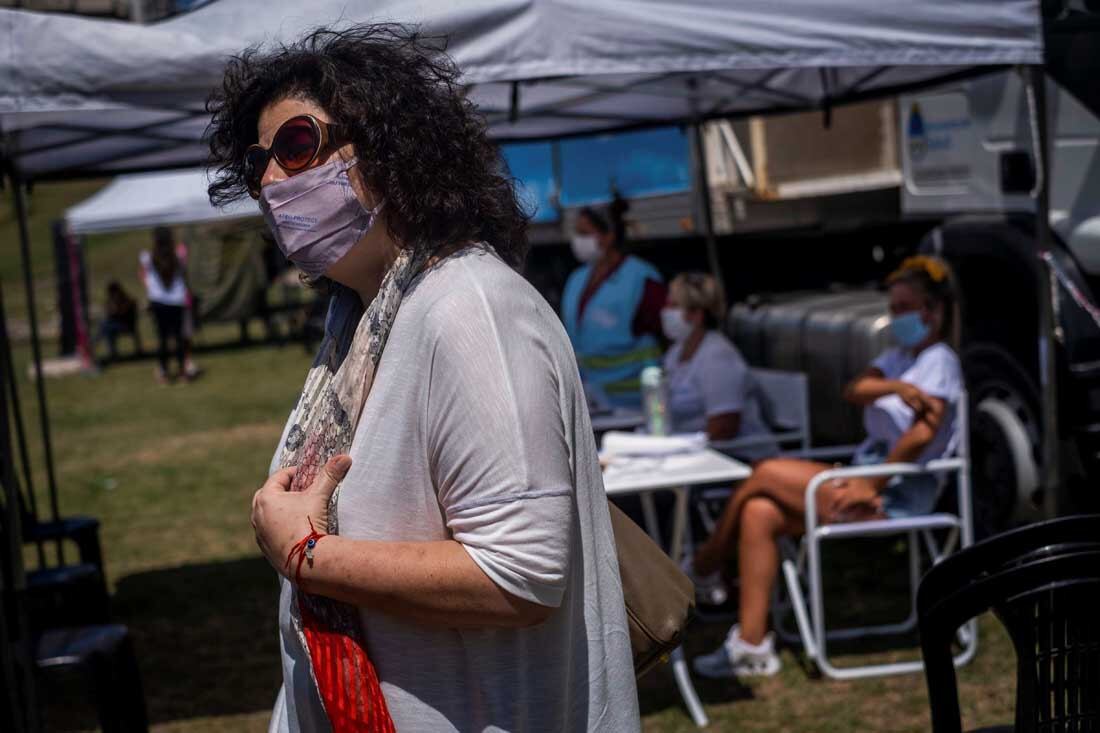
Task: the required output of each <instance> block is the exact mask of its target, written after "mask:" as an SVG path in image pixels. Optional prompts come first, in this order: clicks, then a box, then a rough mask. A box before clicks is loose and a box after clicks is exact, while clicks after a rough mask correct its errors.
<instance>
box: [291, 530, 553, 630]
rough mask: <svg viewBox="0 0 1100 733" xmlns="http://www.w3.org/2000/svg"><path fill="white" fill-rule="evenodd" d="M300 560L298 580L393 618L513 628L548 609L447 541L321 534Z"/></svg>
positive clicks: (539, 618) (447, 625) (307, 587)
mask: <svg viewBox="0 0 1100 733" xmlns="http://www.w3.org/2000/svg"><path fill="white" fill-rule="evenodd" d="M313 556H314V562H313V567H307V565H304V564H303V565H302V576H301V587H302V589H303V590H305V591H306V592H309V593H315V594H317V595H322V596H326V597H328V598H335V599H336V600H339V601H344V602H345V603H350V604H352V605H355V606H359V607H362V608H370V609H373V610H377V611H382V612H384V613H387V614H389V615H391V616H396V617H398V618H407V619H411V620H413V621H416V622H418V623H421V624H425V625H428V626H435V627H444V628H485V627H500V628H518V627H523V626H531V625H534V624H538V623H541V622H542V621H545V620H546V619H547V618H548V617H549V616H550V614H551V613H552V612H553V610H554V609H552V608H549V607H547V606H542V605H539V604H537V603H533V602H531V601H528V600H525V599H522V598H517V597H516V596H514V595H512V594H510V593H508V592H507V591H505V590H503V589H501V588H500V587H499V586H498V585H496V583H494V582H493V581H492V580H491V579H490V578H489V576H487V575H486V574H485V573H484V572H482V570H481V568H479V567H478V566H477V563H475V562H474V561H473V559H471V558H470V555H469V554H468V553H467V552H466V550H464V549H463V548H462V545H461V544H459V543H458V542H456V541H454V540H440V541H436V542H374V541H370V540H353V539H348V538H346V537H340V536H329V537H324V538H322V539H321V540H319V541H318V543H317V547H316V548H315V549H314V551H313Z"/></svg>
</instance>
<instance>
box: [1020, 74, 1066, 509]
mask: <svg viewBox="0 0 1100 733" xmlns="http://www.w3.org/2000/svg"><path fill="white" fill-rule="evenodd" d="M1026 81H1027V85H1028V87H1030V89H1029V91H1030V93H1031V95H1032V99H1033V100H1034V103H1035V104H1034V109H1033V110H1032V113H1033V114H1034V118H1033V119H1032V124H1033V125H1034V127H1035V130H1034V132H1035V141H1036V146H1037V148H1038V149H1037V150H1036V151H1035V156H1036V161H1035V162H1036V165H1037V167H1038V171H1037V175H1038V177H1039V186H1038V188H1037V190H1036V191H1035V244H1036V247H1037V249H1038V252H1037V254H1038V253H1042V252H1045V251H1047V250H1049V249H1050V248H1051V238H1050V145H1049V125H1048V124H1047V104H1046V80H1045V75H1044V73H1043V67H1042V66H1028V67H1027V77H1026ZM1037 273H1038V278H1039V281H1038V291H1037V292H1038V295H1039V338H1038V343H1037V344H1036V346H1037V348H1038V351H1039V390H1040V394H1041V396H1042V424H1043V447H1042V473H1043V481H1042V485H1043V487H1044V489H1045V491H1044V492H1043V495H1044V503H1045V505H1046V506H1045V509H1046V514H1047V515H1048V516H1052V517H1057V516H1061V515H1062V514H1066V513H1068V512H1071V511H1073V508H1072V507H1071V506H1069V505H1068V497H1067V496H1065V493H1064V490H1063V489H1062V488H1061V481H1060V473H1061V472H1060V471H1059V466H1058V463H1059V460H1058V452H1059V442H1060V441H1059V436H1058V373H1057V365H1056V364H1055V353H1054V349H1055V343H1054V330H1055V328H1057V326H1058V324H1057V323H1056V322H1055V316H1054V307H1053V305H1054V304H1053V300H1052V299H1053V298H1055V297H1057V296H1058V293H1057V292H1053V291H1052V287H1051V282H1050V278H1049V277H1048V272H1047V267H1046V266H1045V265H1044V264H1043V263H1042V262H1041V261H1040V262H1039V263H1038V264H1037Z"/></svg>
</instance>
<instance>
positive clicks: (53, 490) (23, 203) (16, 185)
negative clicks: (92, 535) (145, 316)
mask: <svg viewBox="0 0 1100 733" xmlns="http://www.w3.org/2000/svg"><path fill="white" fill-rule="evenodd" d="M10 178H11V190H12V197H13V199H14V201H15V216H16V219H18V221H19V249H20V253H21V255H22V261H23V263H22V264H23V287H24V288H26V291H27V293H26V297H27V311H28V312H27V318H28V319H29V321H30V326H31V351H32V353H33V355H34V384H35V388H36V390H37V395H38V422H39V424H40V425H41V427H42V447H43V449H44V450H45V454H46V478H47V483H48V486H49V490H50V514H51V519H52V520H53V521H54V522H57V521H60V519H61V510H60V508H59V507H58V502H57V479H56V477H55V475H54V466H53V444H52V442H51V441H50V413H49V411H48V409H47V405H46V382H45V379H44V377H43V374H42V344H41V342H40V340H39V333H38V312H37V310H36V307H35V298H34V277H33V274H32V272H31V241H30V232H29V231H28V228H27V199H26V192H25V191H24V190H23V183H22V181H20V180H19V178H18V177H17V176H16V175H15V174H14V173H12V174H10ZM57 559H58V562H63V561H64V558H63V555H62V541H61V540H60V539H58V541H57Z"/></svg>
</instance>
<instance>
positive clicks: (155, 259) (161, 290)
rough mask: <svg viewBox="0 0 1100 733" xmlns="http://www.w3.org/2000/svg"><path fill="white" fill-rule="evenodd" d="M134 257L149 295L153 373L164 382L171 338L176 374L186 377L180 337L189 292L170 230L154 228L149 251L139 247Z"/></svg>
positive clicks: (187, 377)
mask: <svg viewBox="0 0 1100 733" xmlns="http://www.w3.org/2000/svg"><path fill="white" fill-rule="evenodd" d="M138 260H139V262H140V263H141V280H142V282H143V283H144V284H145V295H146V297H147V298H148V299H149V310H150V312H152V314H153V321H154V323H155V324H156V328H157V367H156V370H155V371H154V377H155V378H156V380H157V382H158V383H160V384H167V383H168V381H169V375H168V342H169V341H173V342H174V346H175V353H176V361H177V362H178V365H179V375H180V376H181V377H183V378H184V379H190V375H189V374H188V370H187V351H186V348H187V344H186V340H185V338H184V317H185V314H186V309H187V305H188V303H189V294H188V291H187V281H186V279H185V278H184V270H183V263H182V262H181V261H180V257H179V254H178V253H177V252H176V246H175V243H174V241H173V237H172V230H171V229H168V228H167V227H157V228H156V229H154V230H153V251H152V252H149V251H148V250H143V251H142V252H141V254H140V255H139V256H138Z"/></svg>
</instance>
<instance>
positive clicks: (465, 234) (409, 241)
mask: <svg viewBox="0 0 1100 733" xmlns="http://www.w3.org/2000/svg"><path fill="white" fill-rule="evenodd" d="M458 77H459V71H458V68H457V67H456V66H455V64H454V62H453V61H452V60H451V59H450V57H448V56H447V55H446V40H445V39H444V38H441V37H437V36H425V35H422V34H421V33H420V32H419V31H418V30H416V29H415V28H410V27H408V26H404V25H398V24H389V23H386V24H369V25H358V26H353V27H349V28H346V29H341V30H332V29H326V28H321V29H317V30H314V31H312V32H310V33H309V34H308V35H306V36H305V37H304V38H302V39H300V40H298V41H296V42H294V43H292V44H290V45H283V46H279V47H277V48H275V49H273V50H264V49H262V48H259V47H253V48H250V49H248V50H246V51H244V52H243V53H242V54H241V55H239V56H236V57H234V58H232V59H231V60H230V61H229V64H228V66H227V67H226V70H225V77H224V79H223V80H222V86H221V88H220V89H218V90H216V91H215V92H214V93H213V94H211V96H210V98H209V99H208V100H207V111H208V112H210V113H211V115H212V119H211V122H210V126H209V127H208V128H207V131H206V135H207V140H208V142H209V146H210V159H209V164H208V165H209V168H210V169H212V176H211V177H212V183H211V184H210V186H209V188H208V190H207V193H208V194H209V196H210V201H211V203H213V204H215V205H222V204H225V203H228V202H230V201H234V200H236V199H239V198H241V197H242V196H245V195H247V191H248V190H247V186H246V184H245V165H244V157H245V151H246V149H247V148H248V146H249V145H251V144H253V143H255V142H256V139H257V122H258V120H259V117H260V113H261V112H262V111H263V109H264V108H265V107H266V106H267V105H269V104H272V103H274V102H276V101H278V100H280V99H285V98H287V97H291V98H299V99H306V100H309V101H311V102H314V103H315V104H317V105H319V106H320V107H322V108H323V109H324V110H325V111H326V112H327V113H328V114H329V115H331V116H332V119H333V121H335V122H336V123H338V124H340V125H342V126H343V128H344V129H345V130H346V131H347V136H348V138H349V139H350V142H351V143H352V145H353V146H354V148H355V153H356V156H357V159H358V161H359V162H358V165H359V170H360V173H361V174H362V176H363V180H364V181H365V182H366V184H367V185H368V186H369V187H371V188H372V189H373V190H374V191H376V192H378V193H379V194H380V195H381V196H383V197H385V200H386V211H387V216H386V220H387V222H388V228H389V233H390V235H391V236H392V237H393V238H394V239H395V240H396V241H398V242H400V243H401V244H402V245H403V246H406V247H415V248H425V249H426V250H427V251H428V252H437V251H440V250H442V249H444V248H448V247H451V246H454V245H458V244H462V243H465V242H477V241H484V242H487V243H488V244H489V245H490V246H492V247H493V248H494V249H495V250H496V251H497V253H498V254H499V255H500V256H501V257H502V258H503V259H504V260H505V261H507V262H508V263H509V264H511V265H512V266H514V267H518V266H519V265H520V264H521V263H522V261H523V258H524V256H525V254H526V252H527V222H528V220H529V219H530V214H529V213H528V212H527V211H526V210H525V209H524V208H523V206H522V205H521V204H520V202H519V200H518V199H517V197H516V192H515V185H514V180H513V178H512V177H511V175H510V174H509V173H508V169H507V166H506V164H505V163H504V160H503V158H502V157H501V155H500V151H499V149H498V148H497V146H496V145H495V144H494V143H492V142H491V141H490V140H489V138H488V136H487V134H486V124H485V121H484V119H483V118H482V117H481V115H480V114H478V112H477V111H476V109H475V107H474V105H473V103H472V102H470V101H469V100H468V99H467V98H466V95H465V89H464V87H463V86H462V85H461V84H460V83H459V81H458ZM215 169H216V170H215Z"/></svg>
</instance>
